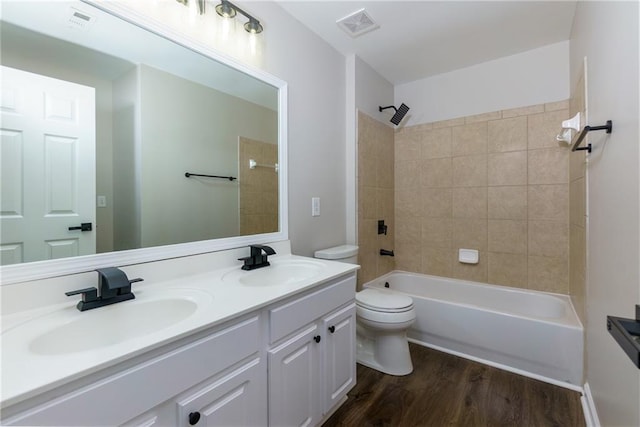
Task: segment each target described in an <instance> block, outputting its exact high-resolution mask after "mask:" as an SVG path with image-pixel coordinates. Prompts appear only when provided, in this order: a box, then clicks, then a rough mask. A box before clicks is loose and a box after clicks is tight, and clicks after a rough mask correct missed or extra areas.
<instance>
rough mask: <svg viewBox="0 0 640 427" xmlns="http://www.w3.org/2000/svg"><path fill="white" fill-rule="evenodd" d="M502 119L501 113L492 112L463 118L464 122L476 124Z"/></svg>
mask: <svg viewBox="0 0 640 427" xmlns="http://www.w3.org/2000/svg"><path fill="white" fill-rule="evenodd" d="M501 118H502V111H493V112H491V113H482V114H476V115H475V116H467V117H465V118H464V122H465V123H467V124H469V123H477V122H486V121H489V120H497V119H501Z"/></svg>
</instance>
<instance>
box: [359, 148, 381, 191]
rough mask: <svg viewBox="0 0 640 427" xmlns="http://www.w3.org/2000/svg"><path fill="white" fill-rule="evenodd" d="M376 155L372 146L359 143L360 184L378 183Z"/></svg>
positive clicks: (373, 184)
mask: <svg viewBox="0 0 640 427" xmlns="http://www.w3.org/2000/svg"><path fill="white" fill-rule="evenodd" d="M376 167H377V163H376V156H375V152H374V150H373V149H372V148H370V147H368V146H366V145H364V144H361V143H359V144H358V185H368V186H375V185H376Z"/></svg>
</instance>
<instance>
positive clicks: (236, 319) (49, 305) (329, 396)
mask: <svg viewBox="0 0 640 427" xmlns="http://www.w3.org/2000/svg"><path fill="white" fill-rule="evenodd" d="M270 246H272V247H273V248H274V249H275V251H276V252H277V254H276V255H273V256H270V257H269V262H270V264H271V265H270V266H267V267H264V268H258V269H253V270H249V271H245V270H242V269H241V263H240V262H238V258H239V256H242V255H246V252H247V250H248V248H246V247H245V248H240V249H233V250H226V251H220V252H213V253H208V254H201V255H196V256H191V257H183V258H176V259H170V260H164V261H157V262H150V263H143V264H137V265H132V266H128V267H122V271H124V272H126V274H127V276H128V277H142V278H143V279H144V281H143V282H140V283H134V284H133V285H132V287H131V292H132V293H134V294H135V298H134V299H131V300H128V301H123V302H118V303H115V304H111V305H106V306H103V307H99V308H95V309H90V310H86V311H80V310H79V309H78V308H76V303H77V302H78V299H79V296H70V297H67V296H65V295H64V293H65V292H68V291H73V290H74V289H76V288H80V287H83V288H87V286H95V285H96V284H97V275H96V273H95V272H88V273H83V274H78V275H72V276H62V277H57V278H52V279H48V280H39V281H33V282H30V283H21V284H15V285H5V286H3V287H2V304H3V317H2V335H1V337H2V419H1V423H2V425H131V426H134V425H135V426H152V425H172V426H173V425H180V426H182V425H185V426H186V425H274V426H282V425H294V424H295V425H317V424H319V423H320V422H322V421H323V420H324V419H325V418H326V417H327V416H328V415H330V414H331V413H332V411H333V410H335V409H336V408H337V407H338V406H339V405H340V404H341V403H342V402H343V401H344V399H346V393H347V391H349V390H350V389H351V387H353V385H355V380H356V378H355V304H354V298H355V284H356V276H355V271H356V269H357V268H358V267H357V266H356V265H350V264H343V263H337V262H331V261H324V260H316V259H309V258H305V257H299V256H295V255H291V251H290V247H289V242H288V241H284V242H276V243H274V244H273V245H270ZM24 298H29V301H24V300H23V299H24ZM6 307H13V309H11V310H6V309H5V308H6Z"/></svg>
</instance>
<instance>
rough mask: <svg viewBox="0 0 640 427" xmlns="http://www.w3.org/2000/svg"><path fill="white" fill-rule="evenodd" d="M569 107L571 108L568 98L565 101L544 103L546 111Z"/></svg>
mask: <svg viewBox="0 0 640 427" xmlns="http://www.w3.org/2000/svg"><path fill="white" fill-rule="evenodd" d="M568 109H569V100H568V99H565V100H564V101H558V102H549V103H546V104H544V110H545V111H558V110H568Z"/></svg>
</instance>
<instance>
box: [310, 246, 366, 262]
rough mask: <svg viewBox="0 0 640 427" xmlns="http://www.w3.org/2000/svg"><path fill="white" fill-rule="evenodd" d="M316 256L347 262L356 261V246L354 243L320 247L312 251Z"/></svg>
mask: <svg viewBox="0 0 640 427" xmlns="http://www.w3.org/2000/svg"><path fill="white" fill-rule="evenodd" d="M314 256H315V257H316V258H321V259H330V260H332V261H340V262H347V263H349V264H357V263H358V247H357V246H356V245H342V246H334V247H332V248H327V249H321V250H319V251H316V252H315V253H314Z"/></svg>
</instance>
